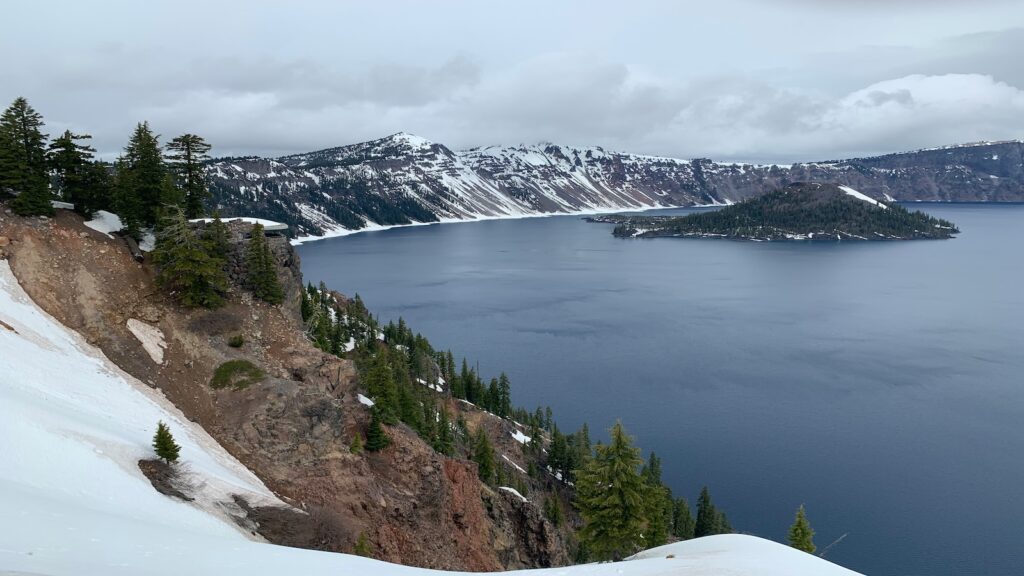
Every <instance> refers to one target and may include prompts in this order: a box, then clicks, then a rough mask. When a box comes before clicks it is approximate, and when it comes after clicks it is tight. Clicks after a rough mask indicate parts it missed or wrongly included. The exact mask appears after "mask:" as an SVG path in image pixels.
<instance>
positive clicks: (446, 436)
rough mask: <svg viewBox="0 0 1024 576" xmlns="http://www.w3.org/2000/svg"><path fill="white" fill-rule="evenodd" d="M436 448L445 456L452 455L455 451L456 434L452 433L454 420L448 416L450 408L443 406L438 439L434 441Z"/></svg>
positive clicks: (438, 425) (439, 419) (439, 417)
mask: <svg viewBox="0 0 1024 576" xmlns="http://www.w3.org/2000/svg"><path fill="white" fill-rule="evenodd" d="M434 450H437V451H438V452H440V453H441V454H444V455H445V456H451V455H452V453H453V452H454V451H455V435H454V434H453V433H452V421H451V417H450V416H448V409H447V408H445V407H441V412H440V414H439V415H438V421H437V440H436V441H435V442H434Z"/></svg>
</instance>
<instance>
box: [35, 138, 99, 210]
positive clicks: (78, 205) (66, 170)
mask: <svg viewBox="0 0 1024 576" xmlns="http://www.w3.org/2000/svg"><path fill="white" fill-rule="evenodd" d="M90 138H92V136H90V135H88V134H72V133H71V131H70V130H65V131H64V133H63V134H61V135H60V136H59V137H58V138H57V139H56V140H54V141H53V142H51V143H50V148H49V152H48V156H47V159H48V160H49V164H50V168H51V169H52V170H53V174H54V177H55V178H54V182H55V184H56V190H57V192H58V194H59V195H60V197H61V198H63V199H64V201H66V202H71V203H72V204H74V205H75V212H77V213H79V214H81V215H83V216H85V217H86V218H92V215H93V213H94V212H95V211H96V210H98V209H100V208H101V207H102V206H100V202H99V198H98V196H99V194H98V193H100V194H101V193H102V191H100V190H95V189H94V188H93V182H92V181H91V177H93V176H95V174H94V173H93V170H94V168H93V166H94V164H93V162H92V159H93V156H92V155H93V152H95V151H96V150H94V149H93V148H91V147H89V146H87V145H85V144H79V141H80V140H88V139H90Z"/></svg>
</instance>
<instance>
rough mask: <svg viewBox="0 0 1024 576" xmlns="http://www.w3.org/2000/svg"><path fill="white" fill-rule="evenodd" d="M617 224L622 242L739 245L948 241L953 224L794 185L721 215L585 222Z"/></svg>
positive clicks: (840, 189) (861, 197)
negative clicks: (664, 238) (715, 240)
mask: <svg viewBox="0 0 1024 576" xmlns="http://www.w3.org/2000/svg"><path fill="white" fill-rule="evenodd" d="M587 220H588V221H590V222H604V223H611V224H616V226H615V229H614V231H613V232H612V233H613V234H614V235H615V236H618V237H620V238H654V237H659V236H669V237H679V238H732V239H737V240H833V241H834V240H917V239H942V238H952V237H953V235H954V234H957V233H959V232H960V230H958V229H957V227H956V226H954V225H953V223H951V222H948V221H946V220H942V219H939V218H934V217H932V216H929V215H927V214H925V213H923V212H919V211H914V212H911V211H909V210H907V209H905V208H903V207H902V206H899V205H897V204H895V203H891V204H889V203H883V202H881V201H878V200H875V199H874V198H871V197H870V196H867V195H865V194H862V193H860V192H858V191H856V190H854V189H852V188H849V187H847V186H837V185H835V184H826V183H818V182H798V183H794V184H790V185H788V186H786V187H784V188H780V189H778V190H775V191H774V192H769V193H768V194H764V195H762V196H758V197H755V198H751V199H749V200H745V201H743V202H740V203H738V204H732V205H729V206H726V207H724V208H721V209H719V210H714V211H707V212H697V213H694V214H688V215H686V216H628V215H623V214H613V215H607V216H594V217H591V218H587Z"/></svg>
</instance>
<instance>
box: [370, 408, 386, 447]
mask: <svg viewBox="0 0 1024 576" xmlns="http://www.w3.org/2000/svg"><path fill="white" fill-rule="evenodd" d="M390 444H391V438H389V437H388V435H387V433H385V432H384V426H383V424H382V418H381V414H380V409H378V408H377V406H376V405H375V406H374V407H373V408H372V409H371V414H370V427H369V428H368V429H367V431H366V449H367V450H369V451H370V452H377V451H378V450H383V449H385V448H387V447H388V446H389V445H390Z"/></svg>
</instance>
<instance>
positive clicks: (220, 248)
mask: <svg viewBox="0 0 1024 576" xmlns="http://www.w3.org/2000/svg"><path fill="white" fill-rule="evenodd" d="M186 217H187V215H186ZM203 241H204V242H205V243H206V251H207V252H208V253H209V254H210V256H212V257H214V258H220V259H221V260H223V261H225V263H226V262H227V259H228V254H229V253H230V251H231V241H230V234H229V232H228V225H227V224H225V223H224V221H223V220H221V219H220V212H214V213H213V221H212V222H210V223H209V224H207V225H206V230H205V231H204V232H203Z"/></svg>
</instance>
